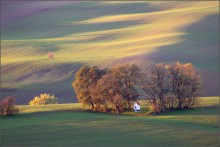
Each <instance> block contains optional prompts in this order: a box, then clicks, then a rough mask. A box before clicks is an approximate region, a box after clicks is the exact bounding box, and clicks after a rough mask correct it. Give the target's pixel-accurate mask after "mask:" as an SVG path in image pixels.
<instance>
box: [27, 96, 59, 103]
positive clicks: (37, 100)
mask: <svg viewBox="0 0 220 147" xmlns="http://www.w3.org/2000/svg"><path fill="white" fill-rule="evenodd" d="M57 103H58V98H56V97H55V96H54V95H50V94H48V93H44V94H41V95H40V96H36V97H34V99H33V100H32V101H30V102H29V105H32V106H33V105H48V104H57Z"/></svg>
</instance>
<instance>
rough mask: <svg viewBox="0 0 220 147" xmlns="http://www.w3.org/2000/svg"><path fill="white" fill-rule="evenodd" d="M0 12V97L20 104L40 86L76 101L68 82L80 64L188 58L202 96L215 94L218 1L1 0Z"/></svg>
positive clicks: (41, 90)
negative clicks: (51, 57)
mask: <svg viewBox="0 0 220 147" xmlns="http://www.w3.org/2000/svg"><path fill="white" fill-rule="evenodd" d="M1 12H2V13H1V15H2V25H1V87H2V89H3V90H2V96H3V97H4V96H8V95H14V96H16V98H17V102H18V103H19V104H28V102H29V101H30V100H31V99H33V98H34V97H35V96H37V95H39V94H40V93H44V92H48V93H51V94H54V95H56V96H57V97H59V98H60V99H59V103H67V102H74V101H76V98H75V95H74V91H73V88H72V87H71V83H72V82H73V79H74V73H75V72H76V70H77V69H79V67H80V66H81V65H84V64H87V65H98V66H99V67H101V68H103V67H111V66H114V65H118V64H128V63H135V64H137V65H140V67H141V68H143V69H146V68H148V67H150V66H151V65H152V64H155V63H160V62H164V63H175V62H176V61H180V62H184V63H185V62H191V63H192V64H194V65H195V67H196V69H197V70H198V72H199V73H200V74H201V76H202V79H203V85H204V88H203V94H204V96H216V95H218V94H219V93H218V90H219V83H218V80H217V79H218V78H219V62H218V61H219V56H218V55H219V3H218V1H207V2H206V1H202V2H196V1H182V2H167V1H166V2H159V1H155V2H154V1H147V2H143V1H135V2H131V1H125V2H115V1H110V2H106V1H105V2H101V1H90V2H86V1H83V2H79V1H77V2H72V1H62V2H58V1H25V2H21V1H19V2H10V1H4V2H2V7H1ZM48 51H52V52H53V53H54V56H55V59H54V60H51V61H50V60H48V59H47V53H48Z"/></svg>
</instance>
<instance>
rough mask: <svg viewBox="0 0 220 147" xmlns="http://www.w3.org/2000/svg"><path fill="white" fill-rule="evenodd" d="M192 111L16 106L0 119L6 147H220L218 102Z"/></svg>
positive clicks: (207, 100)
mask: <svg viewBox="0 0 220 147" xmlns="http://www.w3.org/2000/svg"><path fill="white" fill-rule="evenodd" d="M199 102H200V105H199V106H196V107H195V108H194V109H192V110H183V111H175V112H167V113H164V114H162V115H156V116H154V115H149V111H147V110H148V109H147V108H143V109H142V110H143V111H142V112H138V113H135V112H130V113H124V114H121V115H113V114H105V113H95V112H89V111H87V110H85V109H83V108H82V107H81V106H80V104H78V103H74V104H55V105H46V106H27V105H20V106H19V108H20V109H21V112H20V114H18V115H16V116H12V117H2V118H1V125H0V126H1V145H2V146H4V147H13V146H19V147H20V146H21V147H32V146H40V147H50V146H53V147H54V146H57V147H62V146H77V147H78V146H86V147H88V146H96V147H98V146H100V147H102V146H110V147H112V146H119V147H121V146H124V147H128V146H133V147H134V146H138V147H141V146H144V147H148V146H157V147H158V146H169V147H170V146H178V147H179V146H183V147H186V146H187V147H188V146H205V147H207V146H216V147H217V146H219V135H220V134H219V124H218V123H219V98H218V97H205V98H200V99H199Z"/></svg>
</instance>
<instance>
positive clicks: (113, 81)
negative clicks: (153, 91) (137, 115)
mask: <svg viewBox="0 0 220 147" xmlns="http://www.w3.org/2000/svg"><path fill="white" fill-rule="evenodd" d="M139 75H140V69H139V68H138V67H137V66H136V65H125V66H119V67H115V68H111V69H103V70H102V69H99V68H98V67H97V66H94V67H88V66H83V67H81V68H80V69H79V70H78V71H77V73H76V74H75V81H74V82H73V87H74V90H75V92H76V94H77V99H78V101H79V102H81V103H82V104H83V105H86V106H91V107H92V109H93V110H95V111H102V112H106V111H113V112H115V113H117V114H118V113H120V112H123V111H126V110H131V107H132V103H133V102H134V101H135V100H136V99H137V98H138V92H137V88H136V83H137V80H138V77H139Z"/></svg>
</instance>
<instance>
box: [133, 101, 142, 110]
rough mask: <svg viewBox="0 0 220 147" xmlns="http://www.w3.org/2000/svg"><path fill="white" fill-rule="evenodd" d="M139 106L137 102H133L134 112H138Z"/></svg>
mask: <svg viewBox="0 0 220 147" xmlns="http://www.w3.org/2000/svg"><path fill="white" fill-rule="evenodd" d="M140 110H141V105H140V104H139V103H138V102H134V111H140Z"/></svg>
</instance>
